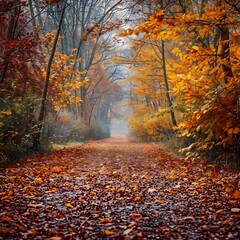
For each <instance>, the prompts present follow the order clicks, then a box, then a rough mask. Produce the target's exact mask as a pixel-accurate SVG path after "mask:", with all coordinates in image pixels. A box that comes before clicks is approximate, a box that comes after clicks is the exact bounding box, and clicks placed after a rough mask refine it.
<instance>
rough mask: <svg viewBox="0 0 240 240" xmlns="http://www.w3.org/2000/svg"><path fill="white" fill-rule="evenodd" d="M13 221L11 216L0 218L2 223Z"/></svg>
mask: <svg viewBox="0 0 240 240" xmlns="http://www.w3.org/2000/svg"><path fill="white" fill-rule="evenodd" d="M11 221H12V218H11V217H9V216H2V217H1V218H0V222H11Z"/></svg>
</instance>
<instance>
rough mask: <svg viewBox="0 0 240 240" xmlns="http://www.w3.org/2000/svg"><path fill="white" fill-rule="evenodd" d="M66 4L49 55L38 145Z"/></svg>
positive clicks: (37, 139) (38, 138)
mask: <svg viewBox="0 0 240 240" xmlns="http://www.w3.org/2000/svg"><path fill="white" fill-rule="evenodd" d="M66 4H67V1H65V2H64V5H63V7H62V11H61V16H60V20H59V23H58V27H57V32H56V34H55V36H54V40H53V47H52V50H51V53H50V57H49V60H48V64H47V70H46V78H45V85H44V89H43V95H42V101H41V107H40V113H39V118H38V121H39V129H38V130H39V131H38V133H37V136H36V141H37V143H36V144H37V145H39V143H40V133H41V130H42V128H43V126H44V124H43V122H44V116H45V111H46V101H47V93H48V85H49V79H50V74H51V66H52V62H53V58H54V54H55V51H56V47H57V42H58V38H59V34H60V30H61V27H62V22H63V17H64V13H65V9H66ZM36 148H38V146H36Z"/></svg>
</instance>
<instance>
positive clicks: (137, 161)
mask: <svg viewBox="0 0 240 240" xmlns="http://www.w3.org/2000/svg"><path fill="white" fill-rule="evenodd" d="M239 180H240V176H239V172H231V171H227V170H221V171H219V169H217V168H214V167H213V166H212V165H208V166H201V167H200V166H195V165H193V164H192V163H189V162H186V161H184V160H181V159H176V158H173V157H171V156H170V155H168V154H167V153H166V151H164V150H162V149H161V148H160V147H159V145H158V144H146V143H136V142H133V141H131V140H129V139H128V138H124V137H119V136H118V137H117V136H116V137H115V138H111V139H106V140H101V141H92V142H89V143H86V144H84V145H82V146H79V147H75V148H67V149H60V150H57V151H55V152H54V153H52V154H38V155H35V156H32V157H29V159H27V160H26V163H25V164H21V165H15V166H11V167H8V168H7V169H1V170H0V188H1V195H0V209H1V212H0V239H51V240H59V239H108V238H111V239H239V238H240V235H239V232H240V208H239V207H240V206H239V198H240V196H239V195H240V192H239V190H238V187H239V186H238V184H239Z"/></svg>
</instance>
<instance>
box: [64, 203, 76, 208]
mask: <svg viewBox="0 0 240 240" xmlns="http://www.w3.org/2000/svg"><path fill="white" fill-rule="evenodd" d="M65 206H66V207H68V208H74V206H73V205H72V204H71V203H66V204H65Z"/></svg>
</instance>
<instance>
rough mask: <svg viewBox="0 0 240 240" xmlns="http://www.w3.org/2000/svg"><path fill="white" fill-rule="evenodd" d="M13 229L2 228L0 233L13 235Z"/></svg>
mask: <svg viewBox="0 0 240 240" xmlns="http://www.w3.org/2000/svg"><path fill="white" fill-rule="evenodd" d="M12 232H13V231H12V229H11V228H7V227H0V233H12Z"/></svg>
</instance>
